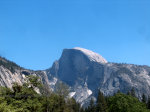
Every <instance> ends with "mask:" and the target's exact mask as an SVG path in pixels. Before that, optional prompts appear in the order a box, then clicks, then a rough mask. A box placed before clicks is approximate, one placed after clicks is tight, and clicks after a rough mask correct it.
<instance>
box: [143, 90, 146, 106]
mask: <svg viewBox="0 0 150 112" xmlns="http://www.w3.org/2000/svg"><path fill="white" fill-rule="evenodd" d="M142 102H143V103H145V104H146V96H145V94H144V93H143V95H142Z"/></svg>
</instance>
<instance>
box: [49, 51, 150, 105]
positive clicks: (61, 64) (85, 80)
mask: <svg viewBox="0 0 150 112" xmlns="http://www.w3.org/2000/svg"><path fill="white" fill-rule="evenodd" d="M47 75H48V76H49V75H50V76H53V77H56V78H57V79H59V80H62V81H63V82H65V83H66V84H68V85H69V86H70V87H71V88H72V89H71V90H72V91H71V93H70V95H71V96H73V97H74V98H75V99H76V100H77V101H78V102H80V103H81V104H84V103H86V101H87V100H88V99H90V97H96V94H97V92H98V89H100V90H101V91H102V92H103V93H104V94H105V95H112V94H114V93H115V92H117V91H118V90H120V91H121V92H124V93H126V92H127V91H129V90H131V89H132V88H134V89H135V91H136V93H137V96H138V97H141V95H142V94H143V93H145V94H146V95H149V93H150V67H148V66H137V65H132V64H117V63H109V62H107V61H106V60H105V59H104V58H103V57H102V56H100V55H98V54H97V53H94V52H92V51H89V50H86V49H83V48H73V49H65V50H64V51H63V53H62V56H61V58H60V59H59V60H58V61H56V62H55V63H54V64H53V66H52V68H50V69H49V72H48V73H47Z"/></svg>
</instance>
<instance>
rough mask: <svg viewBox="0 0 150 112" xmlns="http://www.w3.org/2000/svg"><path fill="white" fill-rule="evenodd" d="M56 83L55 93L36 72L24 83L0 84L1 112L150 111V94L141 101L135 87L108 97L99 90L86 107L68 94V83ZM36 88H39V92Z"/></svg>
mask: <svg viewBox="0 0 150 112" xmlns="http://www.w3.org/2000/svg"><path fill="white" fill-rule="evenodd" d="M57 87H58V88H57V89H56V91H55V93H54V92H51V91H50V90H49V89H47V88H46V87H45V86H43V85H42V84H41V82H40V80H39V78H38V77H36V76H28V77H27V81H26V83H24V84H23V85H19V84H17V83H14V84H13V87H12V89H9V88H5V87H0V112H150V110H149V109H150V98H148V100H147V98H146V96H145V95H144V94H143V97H142V100H141V101H140V100H139V99H138V98H136V95H135V92H134V89H132V90H131V91H129V92H128V93H127V94H123V93H120V92H119V91H118V92H117V93H116V94H114V95H113V96H109V97H105V96H104V95H103V93H102V92H100V91H99V93H98V97H97V101H96V102H95V101H94V100H93V99H91V101H90V104H89V106H88V107H87V108H83V107H81V106H80V104H79V103H77V102H76V101H75V99H73V98H69V97H67V94H68V92H67V89H66V86H65V85H63V84H60V85H58V86H57ZM35 88H40V89H39V90H40V93H38V92H36V91H37V90H38V89H36V91H35Z"/></svg>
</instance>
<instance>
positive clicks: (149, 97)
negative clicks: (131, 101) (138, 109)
mask: <svg viewBox="0 0 150 112" xmlns="http://www.w3.org/2000/svg"><path fill="white" fill-rule="evenodd" d="M147 108H148V109H150V96H148V101H147Z"/></svg>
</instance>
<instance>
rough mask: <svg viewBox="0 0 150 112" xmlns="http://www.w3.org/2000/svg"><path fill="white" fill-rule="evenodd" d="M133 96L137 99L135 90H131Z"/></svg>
mask: <svg viewBox="0 0 150 112" xmlns="http://www.w3.org/2000/svg"><path fill="white" fill-rule="evenodd" d="M131 96H133V97H136V94H135V89H134V88H132V89H131Z"/></svg>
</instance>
